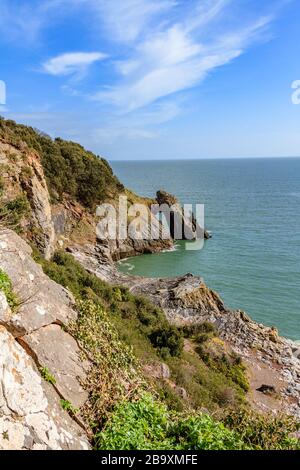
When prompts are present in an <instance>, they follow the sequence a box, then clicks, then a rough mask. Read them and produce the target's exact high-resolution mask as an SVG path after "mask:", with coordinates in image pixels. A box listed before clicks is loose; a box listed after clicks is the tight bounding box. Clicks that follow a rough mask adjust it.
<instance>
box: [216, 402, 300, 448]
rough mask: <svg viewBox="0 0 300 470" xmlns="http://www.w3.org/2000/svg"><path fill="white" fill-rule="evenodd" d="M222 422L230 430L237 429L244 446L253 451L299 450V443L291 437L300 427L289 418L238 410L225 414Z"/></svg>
mask: <svg viewBox="0 0 300 470" xmlns="http://www.w3.org/2000/svg"><path fill="white" fill-rule="evenodd" d="M223 422H224V424H225V425H226V426H227V427H228V428H230V429H238V431H239V434H240V436H241V438H242V439H243V441H244V442H245V443H246V445H248V446H251V448H253V449H255V450H300V441H299V440H298V439H295V438H293V437H291V436H292V435H293V434H294V433H295V432H296V431H297V430H298V429H299V427H300V426H299V423H297V422H296V421H295V420H294V419H293V418H291V417H287V416H274V415H272V416H271V415H263V414H258V413H256V412H255V411H251V410H249V409H240V410H238V411H236V410H234V411H230V412H229V413H227V415H226V416H225V417H224V419H223Z"/></svg>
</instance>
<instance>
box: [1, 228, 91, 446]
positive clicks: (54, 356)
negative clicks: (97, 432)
mask: <svg viewBox="0 0 300 470" xmlns="http://www.w3.org/2000/svg"><path fill="white" fill-rule="evenodd" d="M0 269H1V270H3V271H5V272H6V273H7V274H8V275H9V277H10V279H11V281H12V285H13V288H14V292H15V293H16V294H17V297H18V302H20V305H19V306H17V308H16V309H13V310H12V309H11V308H10V307H9V305H8V302H7V300H6V297H5V295H4V293H3V292H0V324H1V326H0V352H1V354H0V449H29V450H34V449H74V450H75V449H81V450H84V449H88V448H89V447H90V445H89V439H88V434H87V431H86V429H85V425H84V423H82V422H81V421H80V418H77V419H74V417H72V416H70V415H69V414H68V413H67V411H65V410H64V409H63V407H62V404H61V400H65V401H67V402H70V403H71V404H72V406H73V407H74V408H80V406H81V405H83V404H84V403H85V401H86V400H87V398H88V396H87V392H86V391H85V390H84V388H83V386H82V383H83V382H84V380H85V378H86V374H87V371H88V369H89V367H90V364H89V363H88V362H87V361H83V360H82V359H81V357H80V350H79V346H78V344H77V342H76V341H75V339H74V338H73V337H72V336H71V335H69V334H68V333H67V332H66V331H65V329H64V325H67V324H68V322H69V321H71V320H74V319H76V315H77V314H76V311H75V309H74V308H73V298H72V296H71V295H70V294H69V293H68V292H67V291H66V290H65V289H64V288H63V287H61V286H59V285H58V284H56V283H55V282H53V281H51V280H50V279H49V278H48V277H47V276H46V275H45V274H44V273H43V271H42V269H41V267H40V266H38V265H37V264H36V263H35V262H34V261H33V259H32V258H31V249H30V247H29V245H28V244H27V243H26V242H25V241H24V240H22V239H21V238H20V237H19V236H18V235H16V234H15V233H14V232H12V231H11V230H0ZM42 369H44V370H47V371H48V373H49V374H51V376H52V377H53V380H51V381H49V382H47V381H46V380H44V379H43V378H42V377H41V370H42Z"/></svg>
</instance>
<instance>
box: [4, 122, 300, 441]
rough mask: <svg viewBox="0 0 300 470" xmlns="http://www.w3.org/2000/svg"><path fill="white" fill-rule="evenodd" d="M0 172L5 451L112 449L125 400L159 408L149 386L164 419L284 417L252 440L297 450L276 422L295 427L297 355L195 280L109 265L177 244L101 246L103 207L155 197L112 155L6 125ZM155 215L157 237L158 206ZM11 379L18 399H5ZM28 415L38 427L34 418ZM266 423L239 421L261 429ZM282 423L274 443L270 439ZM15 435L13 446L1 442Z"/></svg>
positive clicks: (299, 410)
mask: <svg viewBox="0 0 300 470" xmlns="http://www.w3.org/2000/svg"><path fill="white" fill-rule="evenodd" d="M0 169H1V177H0V324H1V325H2V327H1V331H0V341H1V345H2V346H1V348H2V349H1V352H2V351H3V355H2V357H1V360H0V361H2V362H1V365H2V369H1V370H2V372H1V373H2V374H3V376H1V377H0V383H1V387H0V407H1V411H3V415H2V417H1V418H0V448H1V447H2V448H20V449H21V448H22V449H23V448H29V449H33V448H43V449H44V448H51V449H54V448H76V449H79V448H88V445H89V441H91V440H92V442H93V444H94V445H95V446H96V447H99V446H100V444H99V442H101V443H102V444H101V445H106V444H104V442H106V440H105V439H106V438H105V437H104V435H102V434H101V433H102V432H105V429H106V427H107V426H109V423H110V420H112V422H113V416H114V413H115V412H116V413H118V412H120V411H118V410H122V406H123V405H122V403H123V402H124V400H125V405H124V406H125V409H126V410H127V408H126V407H127V405H128V406H129V405H130V403H131V402H133V403H139V400H141V403H143V400H146V402H147V406H150V408H151V407H152V404H151V403H152V402H151V400H152V399H150V402H149V400H148V398H146V399H145V397H144V395H143V393H144V392H145V391H147V392H148V393H149V392H150V393H154V394H155V395H156V396H159V397H160V400H162V401H163V402H164V403H165V404H166V405H167V406H168V408H169V411H168V413H169V412H170V413H173V412H174V410H176V411H177V412H178V411H180V412H182V413H185V416H189V415H188V413H190V412H191V411H193V412H197V413H198V414H199V413H200V412H201V411H202V412H203V408H205V412H206V413H207V412H209V413H211V412H213V413H214V415H217V416H219V417H220V418H219V419H221V420H222V421H223V422H224V423H225V422H226V423H231V424H230V426H232V427H233V428H234V429H235V431H234V432H236V429H238V425H237V424H238V422H239V421H238V419H239V418H237V417H234V418H233V417H231V418H230V417H229V418H228V420H227V421H226V419H227V418H226V417H227V415H228V413H229V414H230V413H231V412H232V409H235V410H237V411H238V412H239V413H242V414H243V413H244V412H245V413H246V414H247V413H248V412H251V407H253V408H255V409H258V410H259V411H260V412H262V413H265V412H266V411H272V412H276V413H277V415H278V418H275V421H276V420H277V421H276V425H275V424H274V423H273V421H272V420H271V421H269V418H266V421H264V425H263V426H260V425H258V424H257V426H258V429H260V430H257V433H258V434H259V433H262V432H264V433H265V434H264V435H265V436H269V437H270V440H268V438H267V437H265V443H264V444H260V443H259V444H257V446H258V447H259V446H261V447H263V446H264V445H265V448H267V447H268V446H271V447H272V448H281V446H284V445H285V446H287V447H288V446H290V447H291V448H294V447H295V446H296V444H295V442H294V441H291V442H290V441H289V440H285V438H286V437H289V434H290V432H292V431H293V430H294V429H295V426H294V424H293V425H292V424H291V425H288V424H287V423H286V422H285V421H283V422H281V421H280V416H279V415H280V413H281V412H284V413H287V414H290V415H292V416H294V417H297V418H298V419H300V351H299V347H298V346H297V345H295V344H294V343H292V342H291V341H288V340H284V339H282V338H279V337H278V334H277V332H276V330H275V329H271V328H265V327H263V326H262V325H257V324H256V323H255V322H253V321H252V320H251V319H249V318H248V317H247V315H246V314H245V313H244V312H240V311H230V310H228V309H227V308H226V306H225V305H224V304H223V302H222V300H221V299H220V298H219V296H218V295H217V294H216V293H214V292H213V291H211V290H210V289H209V288H208V287H207V286H206V285H205V283H204V282H203V280H201V279H199V278H196V277H194V276H191V275H186V276H183V277H182V278H175V279H167V280H162V279H160V280H157V279H144V278H138V277H130V276H124V275H122V274H120V273H119V272H118V271H117V270H116V268H115V266H114V261H115V260H117V259H120V258H123V257H126V256H130V255H137V254H140V253H151V252H155V251H157V250H161V249H166V248H170V247H172V244H173V240H172V239H171V238H169V239H163V237H161V238H159V239H158V240H153V239H151V238H149V233H148V232H147V230H148V229H147V230H146V232H147V233H145V234H144V235H145V237H144V238H143V239H141V240H132V239H131V238H127V239H125V240H120V239H118V238H117V239H116V240H100V239H99V238H97V234H96V223H97V219H96V217H95V208H96V206H97V205H98V204H99V203H101V202H103V201H105V202H109V203H110V204H112V205H113V206H114V207H115V208H116V211H117V213H118V197H119V196H120V195H126V196H127V198H128V201H129V202H142V203H144V204H146V205H147V206H149V205H150V204H151V202H153V201H151V200H148V199H144V198H140V197H138V196H137V195H135V194H133V193H132V192H131V191H129V190H127V189H125V188H124V187H123V186H122V184H121V183H120V182H119V181H118V180H117V178H116V177H115V176H114V175H113V173H112V171H111V169H110V167H109V165H108V163H107V162H106V161H105V160H103V159H101V158H99V157H96V156H95V155H93V154H92V153H90V152H87V151H86V150H84V149H83V148H82V147H81V146H80V145H78V144H75V143H72V142H65V141H63V140H61V139H56V140H55V141H53V140H52V139H51V138H50V137H48V136H46V135H43V134H41V133H40V132H37V131H35V130H34V129H31V128H28V127H26V126H20V125H17V124H16V123H14V122H12V121H5V120H3V119H1V120H0ZM161 196H163V197H164V198H165V197H167V198H169V199H170V198H171V199H172V200H173V198H172V196H171V195H167V194H166V193H161V192H160V193H159V195H158V199H159V200H160V199H161ZM174 200H175V199H174ZM149 216H150V217H152V219H150V220H152V222H153V224H156V226H157V229H158V230H159V231H161V230H162V229H161V225H160V222H159V221H158V219H156V218H153V215H152V214H150V210H149ZM180 223H181V222H180ZM183 223H184V221H183ZM17 233H18V234H17ZM160 233H161V232H160ZM205 235H206V238H208V236H209V235H208V233H206V234H205ZM66 252H67V253H68V254H66ZM53 255H54V256H53ZM37 262H38V263H37ZM40 265H41V266H42V267H41V266H40ZM42 268H43V269H42ZM24 364H26V365H28V370H29V372H28V374H29V375H26V374H27V373H26V372H25V370H24V367H23V366H24ZM15 371H17V373H16V372H15ZM31 378H32V383H33V384H35V389H36V392H34V391H33V390H32V388H31V387H30V383H29V382H30V380H31ZM249 381H250V391H249V392H248V389H249V383H248V382H249ZM7 383H9V384H11V387H12V389H11V390H12V392H11V393H12V394H14V391H15V396H16V400H15V403H9V402H8V401H7V400H9V398H8V395H7V393H6V387H7ZM20 384H21V385H20ZM257 389H261V390H263V392H264V393H262V392H261V391H258V390H257ZM265 392H266V393H265ZM35 393H37V394H38V397H37V398H36V396H35ZM20 395H22V397H23V399H22V400H21V397H20ZM32 401H33V402H34V403H36V407H33V408H32V407H31V405H28V403H29V404H30V403H31V402H32ZM27 405H28V406H27ZM18 406H19V408H18ZM130 406H131V405H130ZM141 406H142V405H141ZM120 407H121V408H120ZM151 409H152V411H153V412H154V413H156V411H155V410H156V408H155V406H154V409H153V408H151ZM32 414H34V417H37V416H38V417H39V418H40V419H37V420H36V421H34V423H33V416H32ZM243 416H244V415H243ZM174 419H175V418H174ZM188 419H189V418H188ZM201 419H202V418H201ZM251 419H252V418H251ZM261 419H265V418H261V415H259V416H258V417H256V415H255V417H254V418H253V419H252V421H251V420H250V421H249V420H248V418H247V419H246V421H245V422H246V423H251V426H252V427H253V428H254V427H255V426H256V424H255V423H259V422H260V420H261ZM45 420H47V422H48V424H47V426H46V425H45V424H44V421H45ZM52 420H53V421H54V424H53V422H52ZM200 421H201V420H200ZM91 422H92V423H93V429H91V427H90V423H91ZM205 422H206V423H207V422H209V423H210V424H209V426H212V428H213V427H214V424H213V423H211V422H210V421H205V419H204V421H201V426H205ZM28 423H30V425H29V424H28ZM32 423H33V424H32ZM232 423H233V424H232ZM282 423H283V424H282ZM226 425H227V424H226ZM45 426H46V428H45ZM197 426H198V424H197ZM199 426H200V424H199ZM228 426H229V424H228ZM247 426H250V424H247ZM259 426H260V427H259ZM282 426H286V431H285V433H284V434H282V433H281V431H280V429H281V428H282ZM6 427H7V428H8V429H7V430H6ZM29 427H30V428H29ZM277 427H278V432H277V433H275V435H276V439H277V440H276V439H273V438H271V435H270V433H271V432H273V433H274V432H275V431H274V429H275V428H276V429H277ZM179 428H180V426H179ZM1 429H3V430H2V439H1ZM41 429H43V430H44V431H45V429H46V431H45V433H46V434H45V435H44V434H42V431H41ZM68 429H69V430H70V432H69V435H68V434H66V432H68V431H67V430H68ZM124 429H125V427H124ZM13 430H16V433H14V434H13V435H14V436H16V438H14V439H11V438H10V439H7V436H10V435H11V434H12V433H13ZM47 431H48V432H47ZM190 431H191V433H192V434H193V428H191V429H190ZM217 431H219V428H218V429H217ZM176 432H178V433H179V434H178V435H176V436H175V437H176V439H177V438H178V439H179V441H180V442H182V443H184V442H185V443H186V444H185V445H187V446H188V445H190V444H187V442H188V441H185V439H186V436H185V437H182V436H181V437H180V432H179V431H178V430H177V431H176ZM222 432H223V431H222ZM226 432H227V430H226ZM226 432H225V434H224V436H225V437H226V439H227V437H230V439H232V440H230V439H229V441H230V442H232V446H233V447H232V448H241V446H242V447H243V446H244V445H248V446H249V447H252V446H256V443H255V442H256V441H255V439H254V438H253V439H252V438H251V439H252V440H251V439H250V440H248V441H247V439H248V438H247V439H246V438H245V439H246V441H245V442H242V441H241V440H240V439H239V438H237V437H236V435H235V434H234V435H230V436H228V435H227V434H226ZM99 433H100V434H99ZM248 434H249V433H245V435H248ZM254 434H255V433H253V435H254ZM99 435H101V436H102V437H101V438H99ZM251 435H252V434H251ZM259 435H260V434H259ZM282 436H283V437H282ZM173 437H174V436H173ZM179 437H180V438H179ZM176 439H175V441H176ZM226 439H225V440H226ZM272 439H273V440H272ZM179 441H178V442H179ZM168 442H169V441H168ZM170 442H171V441H170ZM172 442H173V441H172ZM176 442H177V441H176ZM224 442H225V441H224ZM259 442H261V441H259ZM149 445H150V444H149ZM156 445H157V444H156ZM172 445H174V446H175V445H177V444H176V443H174V442H173V444H172ZM197 445H198V444H197ZM200 445H204V444H203V443H199V446H200ZM205 445H208V444H205ZM222 445H223V444H222ZM224 446H226V444H225V443H224ZM201 448H202V447H201Z"/></svg>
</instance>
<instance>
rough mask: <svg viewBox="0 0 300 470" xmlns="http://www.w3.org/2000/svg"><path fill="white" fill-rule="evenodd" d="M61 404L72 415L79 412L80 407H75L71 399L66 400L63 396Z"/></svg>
mask: <svg viewBox="0 0 300 470" xmlns="http://www.w3.org/2000/svg"><path fill="white" fill-rule="evenodd" d="M60 405H61V407H62V409H63V410H65V411H67V412H68V413H70V414H72V415H76V413H78V409H77V408H75V407H74V406H73V405H72V403H71V402H70V401H69V400H64V399H63V398H62V399H61V400H60Z"/></svg>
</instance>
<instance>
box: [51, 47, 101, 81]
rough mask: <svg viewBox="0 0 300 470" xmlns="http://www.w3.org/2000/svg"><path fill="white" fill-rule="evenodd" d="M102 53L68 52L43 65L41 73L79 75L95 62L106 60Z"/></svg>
mask: <svg viewBox="0 0 300 470" xmlns="http://www.w3.org/2000/svg"><path fill="white" fill-rule="evenodd" d="M106 58H107V55H106V54H103V53H102V52H70V53H66V54H61V55H59V56H56V57H53V58H52V59H49V60H47V61H46V62H44V64H43V67H42V69H43V71H44V72H46V73H49V74H50V75H56V76H58V75H74V74H76V75H80V76H82V74H84V73H85V72H86V71H87V69H88V67H90V66H91V65H92V64H94V63H95V62H98V61H100V60H103V59H106Z"/></svg>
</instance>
